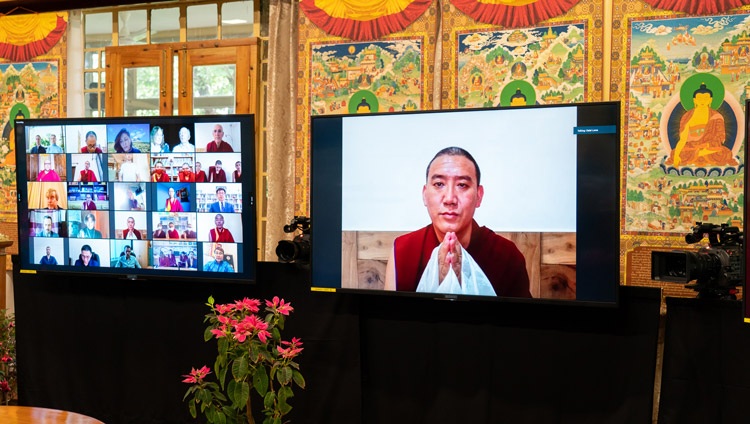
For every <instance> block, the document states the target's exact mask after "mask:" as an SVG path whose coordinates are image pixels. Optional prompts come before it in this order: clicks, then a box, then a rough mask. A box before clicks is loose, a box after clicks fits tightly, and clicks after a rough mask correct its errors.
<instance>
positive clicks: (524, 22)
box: [452, 0, 713, 28]
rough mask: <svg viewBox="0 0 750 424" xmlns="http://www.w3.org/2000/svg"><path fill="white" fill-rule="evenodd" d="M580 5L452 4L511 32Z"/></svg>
mask: <svg viewBox="0 0 750 424" xmlns="http://www.w3.org/2000/svg"><path fill="white" fill-rule="evenodd" d="M579 1H580V0H452V3H453V6H455V7H456V9H458V10H460V11H461V12H463V13H465V14H467V15H469V16H470V17H472V18H473V19H475V20H477V21H479V22H482V23H485V24H492V25H499V26H503V27H508V28H521V27H529V26H534V25H536V24H537V23H539V22H542V21H545V20H547V19H550V18H554V17H556V16H560V15H562V14H565V13H567V12H568V11H569V10H570V9H572V8H573V6H575V5H576V3H578V2H579ZM606 1H611V0H606ZM656 1H658V0H656ZM675 1H680V0H675ZM711 1H713V0H711Z"/></svg>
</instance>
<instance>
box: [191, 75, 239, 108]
mask: <svg viewBox="0 0 750 424" xmlns="http://www.w3.org/2000/svg"><path fill="white" fill-rule="evenodd" d="M236 80H237V74H236V70H235V65H234V64H231V65H208V66H196V67H194V68H193V114H195V115H212V114H227V113H234V105H235V104H236V101H235V98H234V93H235V92H236V87H237V84H236Z"/></svg>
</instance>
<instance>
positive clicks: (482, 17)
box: [451, 0, 580, 28]
mask: <svg viewBox="0 0 750 424" xmlns="http://www.w3.org/2000/svg"><path fill="white" fill-rule="evenodd" d="M579 1H580V0H451V3H453V5H454V6H455V7H456V9H458V10H460V11H461V12H463V13H465V14H466V15H468V16H470V17H471V18H473V19H474V20H476V21H478V22H482V23H485V24H492V25H499V26H503V27H506V28H522V27H528V26H534V25H536V24H537V23H539V22H542V21H545V20H547V19H550V18H554V17H556V16H560V15H562V14H564V13H567V12H568V11H569V10H570V9H571V8H573V6H575V5H576V3H578V2H579Z"/></svg>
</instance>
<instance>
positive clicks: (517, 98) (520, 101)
mask: <svg viewBox="0 0 750 424" xmlns="http://www.w3.org/2000/svg"><path fill="white" fill-rule="evenodd" d="M510 105H511V106H526V95H525V94H523V93H522V92H521V89H520V88H517V89H516V92H515V93H514V94H513V95H512V96H510Z"/></svg>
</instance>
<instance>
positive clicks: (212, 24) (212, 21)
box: [187, 4, 219, 41]
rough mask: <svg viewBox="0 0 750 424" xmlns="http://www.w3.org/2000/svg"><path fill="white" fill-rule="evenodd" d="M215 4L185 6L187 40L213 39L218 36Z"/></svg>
mask: <svg viewBox="0 0 750 424" xmlns="http://www.w3.org/2000/svg"><path fill="white" fill-rule="evenodd" d="M216 7H217V6H216V5H215V4H203V5H198V6H189V7H188V8H187V39H188V41H201V40H215V39H216V38H218V34H219V33H218V21H219V17H218V14H217V8H216Z"/></svg>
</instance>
